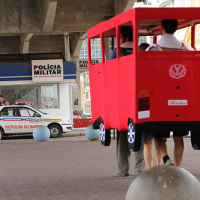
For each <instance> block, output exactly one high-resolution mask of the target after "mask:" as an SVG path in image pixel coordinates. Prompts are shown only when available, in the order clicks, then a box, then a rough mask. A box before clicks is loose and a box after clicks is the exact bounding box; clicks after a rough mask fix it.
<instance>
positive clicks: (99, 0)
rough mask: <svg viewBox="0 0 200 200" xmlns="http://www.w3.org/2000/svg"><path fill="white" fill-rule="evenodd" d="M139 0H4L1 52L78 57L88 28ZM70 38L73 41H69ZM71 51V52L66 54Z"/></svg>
mask: <svg viewBox="0 0 200 200" xmlns="http://www.w3.org/2000/svg"><path fill="white" fill-rule="evenodd" d="M135 2H136V0H92V1H91V0H73V1H69V0H43V1H41V0H34V1H31V0H18V1H15V0H1V1H0V24H1V26H0V54H34V53H58V52H59V53H62V54H63V55H64V58H65V60H66V59H67V60H69V59H70V60H75V59H76V58H77V56H78V55H79V52H80V47H81V44H82V41H83V40H84V39H85V38H86V36H87V35H86V34H85V33H86V31H87V29H89V28H91V27H93V26H95V25H96V24H98V23H99V22H101V21H104V20H106V19H109V18H110V17H113V16H115V15H117V14H119V13H122V12H124V11H127V10H129V9H131V8H132V7H133V5H134V3H135ZM64 36H65V37H64ZM67 39H68V40H69V45H67V43H66V41H65V40H67ZM66 49H67V50H66ZM69 51H70V56H69V55H66V54H67V53H66V52H69ZM68 54H69V53H68ZM4 61H5V60H4ZM0 62H2V60H1V58H0Z"/></svg>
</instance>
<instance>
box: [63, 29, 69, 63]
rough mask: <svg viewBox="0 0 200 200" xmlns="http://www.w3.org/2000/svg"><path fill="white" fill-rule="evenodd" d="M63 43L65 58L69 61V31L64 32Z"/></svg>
mask: <svg viewBox="0 0 200 200" xmlns="http://www.w3.org/2000/svg"><path fill="white" fill-rule="evenodd" d="M64 45H65V60H66V61H70V45H69V33H68V32H65V33H64Z"/></svg>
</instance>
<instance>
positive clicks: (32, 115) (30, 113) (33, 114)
mask: <svg viewBox="0 0 200 200" xmlns="http://www.w3.org/2000/svg"><path fill="white" fill-rule="evenodd" d="M27 110H28V113H29V115H30V116H31V117H35V112H34V111H33V110H31V109H27Z"/></svg>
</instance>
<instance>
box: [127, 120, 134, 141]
mask: <svg viewBox="0 0 200 200" xmlns="http://www.w3.org/2000/svg"><path fill="white" fill-rule="evenodd" d="M134 141H135V132H134V131H133V124H132V123H131V124H129V126H128V142H129V143H131V144H132V143H133V142H134Z"/></svg>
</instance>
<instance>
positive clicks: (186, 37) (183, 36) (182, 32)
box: [174, 26, 191, 46]
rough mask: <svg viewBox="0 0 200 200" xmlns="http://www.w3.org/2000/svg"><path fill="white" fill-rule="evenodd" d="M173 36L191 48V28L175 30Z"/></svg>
mask: <svg viewBox="0 0 200 200" xmlns="http://www.w3.org/2000/svg"><path fill="white" fill-rule="evenodd" d="M174 36H175V37H176V38H177V39H178V40H179V41H180V42H185V43H187V44H188V45H189V46H191V26H188V27H185V28H181V29H179V30H177V31H176V32H175V34H174Z"/></svg>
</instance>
